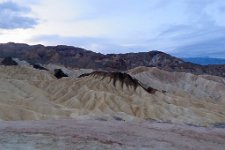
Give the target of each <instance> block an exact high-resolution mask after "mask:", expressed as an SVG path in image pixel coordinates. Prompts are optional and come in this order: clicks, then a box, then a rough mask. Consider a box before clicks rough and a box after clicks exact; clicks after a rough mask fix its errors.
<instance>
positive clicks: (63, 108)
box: [0, 66, 225, 125]
mask: <svg viewBox="0 0 225 150" xmlns="http://www.w3.org/2000/svg"><path fill="white" fill-rule="evenodd" d="M141 69H142V70H144V71H139V70H140V68H138V71H137V70H131V71H130V72H129V73H130V74H132V75H133V76H134V77H136V78H137V79H139V80H140V82H141V83H142V84H144V85H145V86H151V87H153V88H155V89H158V90H159V91H157V92H155V93H148V92H147V91H146V90H144V89H143V88H142V87H141V86H137V87H136V88H135V87H134V86H129V85H126V84H124V85H123V86H122V85H121V81H119V80H117V81H116V83H115V85H114V84H113V80H112V79H111V78H110V77H107V76H106V77H104V76H101V75H90V76H86V77H83V78H63V79H60V80H57V79H55V78H54V77H53V76H52V75H51V74H50V73H48V72H47V71H40V70H35V69H31V68H23V67H3V66H0V119H2V120H32V119H34V120H39V119H49V118H53V119H54V118H74V117H77V116H81V115H93V116H104V115H109V116H112V117H113V116H121V117H122V118H123V119H125V120H126V119H129V118H132V117H137V118H142V119H155V120H159V121H171V122H174V123H190V124H196V125H209V124H213V123H219V122H225V105H224V93H223V91H222V90H223V88H224V84H223V83H221V82H218V81H220V80H222V79H217V78H216V77H201V76H195V75H192V74H186V73H170V72H165V71H161V70H157V69H150V68H141ZM162 90H165V91H166V92H162ZM216 96H218V97H216ZM121 114H123V115H121Z"/></svg>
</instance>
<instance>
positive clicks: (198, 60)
mask: <svg viewBox="0 0 225 150" xmlns="http://www.w3.org/2000/svg"><path fill="white" fill-rule="evenodd" d="M182 59H183V60H184V61H187V62H191V63H195V64H200V65H215V64H225V59H223V58H208V57H190V58H182Z"/></svg>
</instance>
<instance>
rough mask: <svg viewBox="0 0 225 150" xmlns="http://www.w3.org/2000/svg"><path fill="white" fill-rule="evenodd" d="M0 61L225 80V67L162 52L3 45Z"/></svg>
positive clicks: (0, 48)
mask: <svg viewBox="0 0 225 150" xmlns="http://www.w3.org/2000/svg"><path fill="white" fill-rule="evenodd" d="M0 57H2V58H5V57H13V58H19V59H21V60H26V61H28V62H30V63H32V64H33V63H35V64H58V65H63V66H66V67H72V68H84V69H94V70H108V71H126V70H129V69H133V68H135V67H139V66H147V67H152V66H155V67H158V68H160V69H164V70H168V71H179V72H190V73H193V74H210V75H216V76H222V77H225V65H208V66H201V65H197V64H192V63H188V62H184V61H183V60H181V59H179V58H176V57H173V56H170V55H168V54H166V53H163V52H160V51H150V52H140V53H127V54H108V55H103V54H100V53H95V52H92V51H87V50H85V49H82V48H77V47H72V46H63V45H59V46H43V45H34V46H30V45H27V44H16V43H7V44H0Z"/></svg>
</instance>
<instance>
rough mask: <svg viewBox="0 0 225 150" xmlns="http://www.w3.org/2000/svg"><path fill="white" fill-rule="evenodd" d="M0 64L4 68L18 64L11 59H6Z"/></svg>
mask: <svg viewBox="0 0 225 150" xmlns="http://www.w3.org/2000/svg"><path fill="white" fill-rule="evenodd" d="M1 64H3V65H5V66H17V65H18V63H17V62H16V61H14V60H13V59H12V57H6V58H4V59H3V60H2V62H1Z"/></svg>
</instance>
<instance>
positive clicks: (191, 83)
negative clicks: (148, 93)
mask: <svg viewBox="0 0 225 150" xmlns="http://www.w3.org/2000/svg"><path fill="white" fill-rule="evenodd" d="M128 73H129V74H131V75H132V76H133V77H135V78H136V79H138V80H139V81H140V82H141V83H142V84H143V85H145V86H146V87H148V86H151V87H154V88H156V89H159V90H161V91H164V92H168V93H171V94H174V95H180V96H182V97H187V98H197V99H199V100H202V101H211V102H219V103H222V104H225V92H224V91H225V79H224V78H220V77H216V76H208V75H193V74H190V73H184V72H167V71H164V70H160V69H157V68H148V67H138V68H135V69H132V70H130V71H128Z"/></svg>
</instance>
